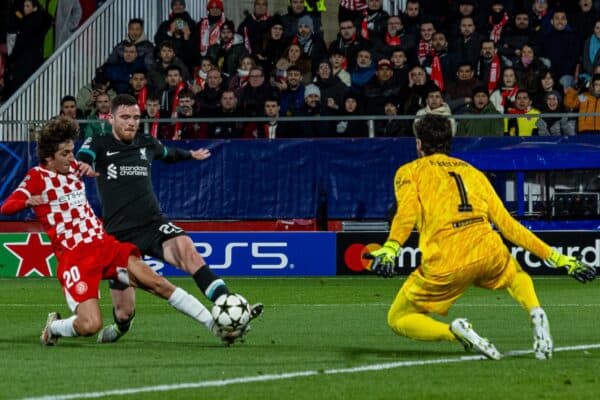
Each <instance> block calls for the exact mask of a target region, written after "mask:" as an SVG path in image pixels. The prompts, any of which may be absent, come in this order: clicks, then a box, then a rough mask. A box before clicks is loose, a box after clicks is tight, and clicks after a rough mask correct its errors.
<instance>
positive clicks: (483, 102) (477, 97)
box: [456, 86, 504, 136]
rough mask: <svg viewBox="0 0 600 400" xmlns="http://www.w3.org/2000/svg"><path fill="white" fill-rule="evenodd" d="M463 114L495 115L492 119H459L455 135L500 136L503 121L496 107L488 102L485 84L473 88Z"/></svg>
mask: <svg viewBox="0 0 600 400" xmlns="http://www.w3.org/2000/svg"><path fill="white" fill-rule="evenodd" d="M465 114H474V115H497V116H498V118H494V119H461V120H460V121H459V122H458V129H457V132H456V136H502V135H503V134H504V121H503V119H502V118H500V116H501V115H502V114H500V113H499V112H498V110H496V107H495V106H494V105H493V104H492V103H491V102H490V96H489V94H488V90H487V87H486V86H477V87H476V88H474V89H473V93H472V98H471V101H470V102H469V104H468V105H467V106H466V110H465Z"/></svg>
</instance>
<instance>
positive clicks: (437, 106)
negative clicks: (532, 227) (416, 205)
mask: <svg viewBox="0 0 600 400" xmlns="http://www.w3.org/2000/svg"><path fill="white" fill-rule="evenodd" d="M50 2H51V1H50ZM40 3H41V2H40V1H38V0H24V1H22V0H16V1H14V4H13V11H12V13H11V14H10V15H9V24H8V26H9V28H8V31H9V36H10V35H13V36H14V39H15V40H14V43H13V45H12V48H10V46H11V45H10V43H9V46H8V47H9V51H8V54H9V55H8V58H7V63H5V64H6V65H7V67H8V69H7V70H6V71H4V82H5V88H4V91H5V95H6V94H8V93H11V92H12V91H14V90H15V89H16V88H17V87H18V85H20V84H21V83H23V82H24V80H26V79H27V77H28V76H30V75H31V73H33V71H35V68H37V67H38V66H39V65H41V62H42V61H43V56H44V50H45V47H44V38H45V37H47V36H48V28H49V27H52V26H54V27H55V28H54V29H57V28H56V27H58V26H60V27H61V28H65V29H67V28H69V29H75V27H76V26H77V25H78V24H79V23H80V21H79V20H78V21H75V17H77V15H76V14H77V13H76V12H72V13H71V14H68V15H70V16H71V17H73V20H72V21H70V22H69V23H66V22H63V23H62V24H60V25H59V22H58V21H59V17H58V15H55V17H52V16H51V15H50V14H49V13H48V12H47V11H45V8H44V7H43V5H42V4H40ZM46 3H48V1H46ZM54 3H55V4H56V3H57V4H59V6H60V5H61V3H62V4H63V5H66V4H67V3H77V1H73V0H55V1H54ZM328 7H329V8H330V9H331V8H332V6H331V5H329V6H328ZM337 7H338V13H337V14H338V18H337V21H332V18H331V17H330V16H331V15H332V14H331V11H327V9H326V6H325V2H324V0H306V1H304V0H289V7H288V8H287V10H276V11H278V12H274V13H271V11H270V10H269V5H268V3H267V0H254V4H253V9H252V10H251V11H249V12H247V13H246V14H245V18H244V19H243V20H242V21H240V22H239V23H238V24H237V25H236V23H234V21H232V20H231V19H229V18H227V16H226V15H225V7H224V4H223V0H208V2H207V7H206V14H205V15H190V14H189V13H188V11H187V10H186V1H185V0H172V1H171V13H170V15H169V18H168V19H167V20H165V21H163V22H162V23H161V24H160V26H159V28H158V31H157V32H145V27H144V21H143V20H141V19H135V18H134V19H131V20H130V21H129V23H128V26H127V35H126V37H125V39H124V40H123V41H121V42H120V43H118V44H116V46H115V47H114V50H113V51H112V53H111V54H110V55H109V57H108V58H107V60H106V62H105V63H104V64H103V65H101V66H98V68H97V71H96V74H95V76H94V77H93V79H92V80H91V82H90V83H89V84H88V85H86V86H84V87H82V88H81V89H80V90H79V91H78V93H74V94H71V95H69V96H65V97H64V98H63V99H62V101H61V109H60V113H61V114H62V115H68V116H71V117H73V118H77V119H89V122H88V123H86V124H85V127H84V128H83V130H84V132H85V134H86V136H91V135H100V134H106V133H109V132H111V128H110V126H108V122H107V118H108V113H109V102H110V99H111V98H113V97H114V96H115V95H117V94H122V93H129V94H132V95H134V96H136V98H137V99H138V103H139V106H140V108H141V110H142V112H143V117H144V118H148V119H151V120H152V119H158V118H164V117H172V118H178V121H177V122H174V123H163V122H159V121H154V122H152V123H149V124H146V125H145V127H144V129H145V130H146V131H147V133H149V134H150V135H152V136H155V137H157V138H159V139H173V140H178V139H197V138H274V137H278V138H294V137H356V136H368V135H369V131H371V133H372V134H374V135H375V136H412V134H413V132H412V128H411V124H410V122H409V121H408V120H399V119H395V118H394V117H395V116H397V115H425V114H437V115H446V116H450V117H451V116H453V115H458V114H463V115H477V114H486V115H496V116H498V117H497V118H491V119H482V118H468V117H465V116H463V118H461V119H457V120H456V121H455V120H454V119H452V129H453V132H454V133H455V134H456V135H459V136H501V135H510V136H532V135H575V134H582V133H598V132H600V117H593V116H581V117H579V118H577V119H576V120H575V119H570V118H567V117H564V116H553V115H552V114H556V113H563V112H567V111H579V112H582V113H583V112H597V111H598V110H599V109H600V100H598V99H599V98H600V66H599V64H600V12H599V11H598V10H600V1H593V0H577V1H575V0H572V1H557V0H555V1H551V0H521V1H519V0H504V1H498V0H479V1H477V0H445V1H440V0H403V1H390V0H339V3H338V5H337ZM75 8H76V7H75ZM60 9H61V8H60V7H59V10H60ZM55 11H56V7H55ZM80 14H81V9H80V10H79V18H80V17H81V15H80ZM63 18H64V17H63ZM333 19H335V17H333ZM324 24H329V25H333V24H337V27H338V31H337V35H336V37H335V38H334V39H333V40H330V41H328V42H326V41H325V35H324V34H323V25H324ZM53 35H54V37H55V44H54V45H55V46H56V47H57V46H58V45H59V44H60V41H59V37H58V34H57V33H53ZM152 35H153V36H152ZM67 36H68V32H67ZM151 39H152V40H151ZM60 40H64V39H60ZM0 84H1V81H0ZM540 113H543V114H544V115H545V116H544V117H540V116H539V114H540ZM361 115H363V116H364V115H369V116H370V115H384V116H388V117H389V118H384V119H377V120H375V122H374V123H373V124H369V123H368V121H367V120H356V119H350V118H348V117H354V116H361ZM502 115H522V116H517V117H511V118H502ZM280 116H310V117H319V116H337V117H339V119H337V120H323V119H319V118H311V119H310V120H308V121H303V123H294V122H289V121H281V120H280V119H279V118H278V117H280ZM197 117H207V118H214V122H186V119H189V118H197ZM242 117H265V118H266V119H268V121H265V122H240V121H236V120H235V118H238V119H239V118H242ZM224 118H225V119H224Z"/></svg>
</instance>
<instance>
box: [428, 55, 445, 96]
mask: <svg viewBox="0 0 600 400" xmlns="http://www.w3.org/2000/svg"><path fill="white" fill-rule="evenodd" d="M431 80H432V81H433V83H435V84H436V85H437V87H438V88H440V92H443V91H444V74H443V72H442V63H441V61H440V56H438V55H437V54H434V55H433V60H432V61H431Z"/></svg>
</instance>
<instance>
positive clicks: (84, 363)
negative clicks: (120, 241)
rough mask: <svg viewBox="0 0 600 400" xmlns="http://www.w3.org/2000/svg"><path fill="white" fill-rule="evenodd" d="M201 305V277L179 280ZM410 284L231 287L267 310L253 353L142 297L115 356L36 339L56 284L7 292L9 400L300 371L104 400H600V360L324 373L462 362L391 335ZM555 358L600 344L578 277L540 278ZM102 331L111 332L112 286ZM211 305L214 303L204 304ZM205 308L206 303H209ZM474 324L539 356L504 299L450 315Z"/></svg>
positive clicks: (2, 304)
mask: <svg viewBox="0 0 600 400" xmlns="http://www.w3.org/2000/svg"><path fill="white" fill-rule="evenodd" d="M173 281H174V283H176V284H178V285H181V286H182V287H184V288H185V289H186V290H188V291H189V292H190V293H193V294H195V295H199V293H198V291H197V289H195V287H193V286H192V282H191V280H190V279H173ZM401 283H402V279H389V280H384V279H380V278H377V277H348V278H343V277H337V278H290V279H274V278H262V279H245V278H236V279H233V278H230V279H228V284H229V286H230V287H231V288H232V289H234V290H236V291H239V292H240V293H243V295H244V296H246V297H247V298H248V299H249V300H250V301H251V302H253V301H262V302H264V303H265V313H264V315H263V316H262V317H261V318H260V319H259V320H257V321H255V322H253V324H252V325H253V330H252V332H250V334H249V335H248V337H247V341H246V342H245V343H243V344H235V345H234V346H232V347H229V348H226V347H223V346H221V345H220V344H219V342H218V341H217V340H216V339H215V338H214V337H212V336H211V334H210V333H209V332H208V331H206V330H205V329H204V328H203V327H201V326H199V325H197V324H195V323H194V322H193V321H192V320H190V319H188V318H186V317H185V316H183V315H180V314H179V313H177V312H176V311H175V310H173V309H172V308H171V307H169V306H168V305H167V304H166V302H163V301H161V300H159V299H156V298H154V297H152V296H150V295H149V294H147V293H143V292H138V297H137V298H138V310H137V317H136V320H135V323H134V326H133V329H132V331H131V332H130V333H129V334H128V335H127V336H125V337H124V338H123V339H122V340H121V341H119V342H117V343H115V344H105V345H99V344H96V343H95V337H93V338H75V339H70V338H61V339H60V340H59V343H58V346H56V347H50V348H48V347H43V346H41V345H40V344H39V341H38V336H39V333H40V331H41V329H42V327H43V325H44V323H45V320H46V316H47V313H48V312H49V311H54V310H57V311H60V312H61V313H62V314H63V315H68V314H69V313H68V311H67V310H68V309H67V306H66V304H65V302H64V299H63V297H62V294H61V291H60V289H59V285H58V282H57V281H56V280H54V279H35V278H30V279H1V280H0V321H1V324H0V326H1V328H2V329H0V371H1V374H2V379H0V398H22V397H28V396H31V397H34V396H43V395H58V394H71V393H89V392H104V391H107V390H113V389H127V388H139V387H144V386H156V385H162V384H166V385H173V384H181V383H197V382H202V381H221V380H226V379H231V378H239V377H257V376H265V375H267V374H282V373H288V372H299V371H315V372H316V374H315V375H312V376H304V377H295V378H291V379H282V380H268V381H265V382H251V383H235V384H228V385H225V386H222V387H219V386H213V387H200V388H193V389H177V390H169V391H166V392H148V393H136V394H129V395H126V396H122V397H121V396H115V395H112V396H107V397H105V398H115V397H117V398H127V399H166V398H168V399H190V398H202V399H236V400H237V399H274V398H281V399H292V398H293V399H297V400H302V399H307V400H309V399H310V400H315V399H398V398H402V399H424V398H430V399H435V398H466V399H468V398H485V399H502V400H506V399H533V398H535V399H559V398H560V399H565V398H568V399H589V398H594V397H595V396H596V393H597V392H598V388H599V387H600V377H599V376H598V368H599V367H600V349H589V350H577V351H568V352H558V353H555V354H554V358H553V359H552V360H549V361H537V360H535V359H534V356H533V355H532V354H527V355H522V356H515V357H507V358H505V359H503V360H501V361H498V362H493V361H487V360H485V361H468V362H459V363H448V364H437V365H422V366H410V367H401V368H393V369H388V370H384V371H373V372H359V373H340V374H333V375H332V374H324V373H323V371H325V370H327V369H337V368H348V367H357V366H364V365H372V364H385V363H391V362H398V361H415V362H416V361H422V360H437V359H452V360H456V359H458V358H460V357H461V356H464V355H466V353H464V351H463V350H462V347H460V346H459V345H458V344H454V343H422V342H414V341H410V340H408V339H405V338H401V337H398V336H396V335H394V334H393V333H392V332H391V330H389V328H388V327H387V325H386V313H387V309H388V306H389V303H390V302H391V301H392V299H393V297H394V296H395V294H396V291H397V289H398V288H399V286H400V284H401ZM535 284H536V288H537V292H538V295H539V297H540V300H541V301H542V303H543V305H544V306H545V309H546V312H547V313H548V316H549V318H550V324H551V328H552V333H553V336H554V340H555V346H556V347H564V346H575V345H580V344H597V343H600V331H599V330H598V322H597V321H598V320H600V297H599V296H598V290H600V289H599V288H598V284H600V282H593V283H592V284H588V285H580V284H578V283H577V282H575V281H573V280H571V279H569V278H567V277H561V278H542V279H536V280H535ZM102 291H103V294H104V297H103V299H102V300H101V304H102V311H103V314H104V321H105V322H110V321H111V313H110V307H111V306H110V300H109V296H108V290H107V288H106V286H105V284H103V286H102ZM203 301H204V299H203ZM205 303H206V302H205ZM456 317H467V318H469V320H470V321H471V322H472V323H473V325H474V327H475V329H476V330H477V331H478V332H479V333H481V334H482V335H484V336H487V337H489V338H490V339H491V340H492V341H493V342H494V343H495V344H496V346H497V347H498V349H499V350H500V351H510V350H527V349H530V348H531V344H532V338H531V328H530V326H529V322H528V318H527V315H526V313H525V312H523V311H522V310H521V308H520V307H519V306H518V305H517V304H516V303H515V302H514V301H513V300H512V298H510V297H509V296H508V294H507V293H506V292H505V291H499V292H489V291H485V290H480V289H475V288H474V289H471V290H469V291H468V292H467V294H466V295H465V296H463V297H462V298H461V299H460V300H459V301H458V303H457V304H456V305H455V307H454V308H453V309H452V310H451V312H450V315H449V316H448V317H446V318H444V320H445V321H450V320H451V319H453V318H456Z"/></svg>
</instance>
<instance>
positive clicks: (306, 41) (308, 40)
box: [292, 34, 313, 56]
mask: <svg viewBox="0 0 600 400" xmlns="http://www.w3.org/2000/svg"><path fill="white" fill-rule="evenodd" d="M292 43H293V44H297V45H298V46H300V47H302V51H303V52H304V54H306V55H307V56H310V55H311V53H312V47H313V35H312V34H311V35H310V36H308V37H302V36H299V35H296V36H294V38H293V39H292Z"/></svg>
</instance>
